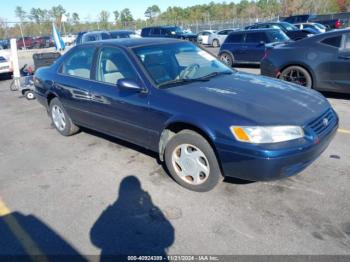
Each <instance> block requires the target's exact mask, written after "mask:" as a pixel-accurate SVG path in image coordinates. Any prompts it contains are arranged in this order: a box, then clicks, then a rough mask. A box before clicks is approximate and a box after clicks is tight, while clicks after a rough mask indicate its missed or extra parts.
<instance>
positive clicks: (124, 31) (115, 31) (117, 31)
mask: <svg viewBox="0 0 350 262" xmlns="http://www.w3.org/2000/svg"><path fill="white" fill-rule="evenodd" d="M109 32H110V33H133V32H134V31H132V30H126V29H124V30H111V31H109Z"/></svg>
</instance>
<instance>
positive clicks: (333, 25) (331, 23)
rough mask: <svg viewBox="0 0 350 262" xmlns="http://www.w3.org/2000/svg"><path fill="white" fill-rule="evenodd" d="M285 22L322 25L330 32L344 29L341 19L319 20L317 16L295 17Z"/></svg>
mask: <svg viewBox="0 0 350 262" xmlns="http://www.w3.org/2000/svg"><path fill="white" fill-rule="evenodd" d="M283 21H285V22H288V23H291V24H298V23H308V22H313V23H320V24H322V25H324V26H326V27H327V29H328V30H331V29H339V28H341V27H342V25H343V22H342V21H341V20H340V19H330V20H318V19H317V16H316V15H312V14H308V15H307V14H306V15H293V16H289V17H287V18H285V19H284V20H283Z"/></svg>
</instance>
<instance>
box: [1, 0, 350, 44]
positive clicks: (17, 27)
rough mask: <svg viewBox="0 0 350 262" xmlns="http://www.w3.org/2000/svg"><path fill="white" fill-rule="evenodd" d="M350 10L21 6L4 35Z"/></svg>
mask: <svg viewBox="0 0 350 262" xmlns="http://www.w3.org/2000/svg"><path fill="white" fill-rule="evenodd" d="M347 11H350V0H317V1H314V0H256V1H252V0H250V1H248V0H241V1H240V2H239V3H234V2H222V3H214V2H210V3H208V4H202V5H194V6H190V7H185V8H182V7H177V6H172V7H168V8H167V9H166V10H163V11H161V10H160V8H159V6H158V5H152V6H149V7H148V8H147V9H146V10H145V12H144V18H139V19H134V17H133V15H132V12H131V10H130V9H129V8H124V9H122V10H115V11H113V12H109V11H107V10H102V11H100V12H99V13H98V15H97V16H96V17H95V18H93V17H86V18H84V19H81V17H80V15H79V14H78V13H76V12H73V13H70V12H68V11H67V10H66V9H65V8H64V7H63V6H62V5H58V6H53V7H52V8H51V9H42V8H34V7H33V8H31V9H29V10H25V9H23V8H22V7H20V6H17V7H16V9H15V10H14V12H15V16H16V18H17V21H16V23H8V22H6V21H5V20H4V19H2V18H0V39H1V38H5V37H15V36H20V35H21V34H23V35H47V34H51V26H52V24H51V23H52V22H54V23H55V24H56V25H57V26H58V27H59V29H60V31H61V32H63V34H64V33H66V32H67V33H68V32H71V33H75V32H78V31H82V30H96V29H97V30H111V29H119V28H130V29H135V28H141V27H143V26H145V25H152V24H181V25H183V24H190V23H195V22H196V23H208V22H210V21H213V20H221V21H224V20H232V19H236V18H239V19H244V18H269V17H271V18H272V17H274V18H275V17H278V16H289V15H292V14H301V13H316V14H326V13H337V12H347Z"/></svg>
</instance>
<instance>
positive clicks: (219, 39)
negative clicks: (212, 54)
mask: <svg viewBox="0 0 350 262" xmlns="http://www.w3.org/2000/svg"><path fill="white" fill-rule="evenodd" d="M238 30H239V29H238V28H229V29H223V30H220V31H216V32H215V33H213V34H211V35H210V36H209V39H208V42H209V43H208V44H209V45H211V46H213V47H219V46H220V45H222V44H223V43H224V42H225V39H226V37H227V36H228V35H229V34H230V33H231V32H233V31H238Z"/></svg>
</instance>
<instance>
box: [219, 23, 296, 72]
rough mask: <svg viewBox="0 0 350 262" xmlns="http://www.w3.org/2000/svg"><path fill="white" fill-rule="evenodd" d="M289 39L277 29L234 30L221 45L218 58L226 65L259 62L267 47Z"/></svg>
mask: <svg viewBox="0 0 350 262" xmlns="http://www.w3.org/2000/svg"><path fill="white" fill-rule="evenodd" d="M287 41H290V39H289V37H288V36H287V35H286V34H285V33H283V32H282V31H281V30H279V29H259V30H245V31H236V32H232V33H231V34H229V35H228V37H227V38H226V40H225V42H224V43H223V44H222V45H221V48H220V51H219V58H220V60H221V61H222V62H224V63H225V64H227V65H228V66H232V65H233V64H235V63H237V64H242V63H244V64H260V61H261V59H262V58H263V57H264V55H265V51H266V48H267V47H270V46H273V45H276V44H278V43H281V42H287Z"/></svg>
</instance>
